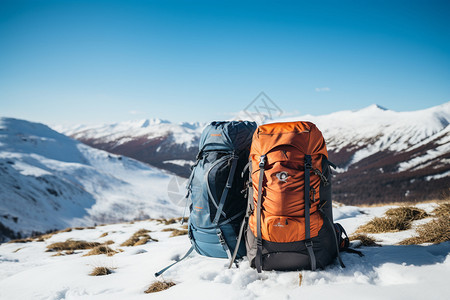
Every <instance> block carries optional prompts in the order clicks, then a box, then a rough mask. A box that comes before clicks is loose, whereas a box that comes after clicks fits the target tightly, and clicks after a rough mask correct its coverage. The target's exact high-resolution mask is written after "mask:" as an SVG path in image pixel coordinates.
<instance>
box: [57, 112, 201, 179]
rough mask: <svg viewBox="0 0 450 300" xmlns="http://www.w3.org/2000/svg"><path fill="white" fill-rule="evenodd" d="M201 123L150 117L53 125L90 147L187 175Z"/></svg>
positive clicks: (196, 144) (195, 150) (196, 147)
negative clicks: (71, 126) (72, 124)
mask: <svg viewBox="0 0 450 300" xmlns="http://www.w3.org/2000/svg"><path fill="white" fill-rule="evenodd" d="M204 126H205V124H202V123H181V124H173V123H170V122H169V121H165V120H160V119H151V120H138V121H129V122H121V123H115V124H103V125H98V126H84V125H79V126H75V127H73V128H64V127H58V126H55V127H54V128H55V130H57V131H60V132H62V133H64V134H65V135H68V136H71V137H72V138H75V139H77V140H80V141H82V142H83V143H85V144H87V145H90V146H92V147H95V148H98V149H102V150H106V151H108V152H111V153H116V154H120V155H125V156H128V157H132V158H135V159H137V160H140V161H143V162H146V163H149V164H151V165H153V166H155V167H158V168H161V169H165V170H169V171H171V172H175V173H176V174H178V175H180V176H184V177H188V176H189V167H190V165H191V161H192V159H193V158H195V156H196V154H197V150H198V141H199V137H200V134H201V131H202V129H203V127H204Z"/></svg>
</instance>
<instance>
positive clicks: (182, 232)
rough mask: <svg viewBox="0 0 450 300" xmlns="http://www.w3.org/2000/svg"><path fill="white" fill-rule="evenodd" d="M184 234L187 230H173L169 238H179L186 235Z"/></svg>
mask: <svg viewBox="0 0 450 300" xmlns="http://www.w3.org/2000/svg"><path fill="white" fill-rule="evenodd" d="M186 234H188V231H187V230H184V229H182V230H178V229H175V230H173V231H172V233H171V234H170V237H174V236H180V235H186Z"/></svg>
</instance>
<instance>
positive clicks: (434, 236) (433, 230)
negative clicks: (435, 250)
mask: <svg viewBox="0 0 450 300" xmlns="http://www.w3.org/2000/svg"><path fill="white" fill-rule="evenodd" d="M447 241H450V218H449V217H448V216H441V217H439V218H437V219H434V220H431V221H430V222H428V223H425V224H423V225H420V226H419V227H417V236H415V237H411V238H408V239H406V240H403V241H401V242H400V243H399V245H419V244H424V243H433V244H439V243H443V242H447Z"/></svg>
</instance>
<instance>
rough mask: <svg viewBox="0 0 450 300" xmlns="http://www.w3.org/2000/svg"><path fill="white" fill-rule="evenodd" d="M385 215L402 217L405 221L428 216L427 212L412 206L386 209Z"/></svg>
mask: <svg viewBox="0 0 450 300" xmlns="http://www.w3.org/2000/svg"><path fill="white" fill-rule="evenodd" d="M385 215H386V216H387V217H391V218H398V219H403V220H406V221H415V220H421V219H423V218H426V217H428V214H427V213H426V212H425V211H424V210H423V209H420V208H417V207H413V206H402V207H396V208H391V209H388V210H387V211H386V213H385Z"/></svg>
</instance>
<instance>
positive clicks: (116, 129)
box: [59, 102, 450, 204]
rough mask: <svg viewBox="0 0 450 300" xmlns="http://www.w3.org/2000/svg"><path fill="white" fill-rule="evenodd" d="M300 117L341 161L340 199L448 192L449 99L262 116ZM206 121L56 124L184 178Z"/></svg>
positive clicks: (436, 195) (337, 191)
mask: <svg viewBox="0 0 450 300" xmlns="http://www.w3.org/2000/svg"><path fill="white" fill-rule="evenodd" d="M298 120H304V121H312V122H314V123H316V124H317V126H318V127H319V129H320V130H321V131H322V133H323V135H324V137H325V140H326V142H327V147H328V151H329V156H330V160H331V161H333V162H334V163H335V164H337V165H338V169H337V172H335V177H334V197H335V198H334V199H336V200H337V201H339V202H342V203H346V204H364V203H365V204H373V203H386V202H387V203H390V202H396V201H413V202H414V201H422V200H429V199H445V198H446V197H448V196H449V194H450V190H449V186H450V185H449V176H450V126H449V122H450V102H448V103H445V104H442V105H439V106H436V107H431V108H428V109H425V110H419V111H412V112H395V111H391V110H388V109H385V108H382V107H380V106H378V105H371V106H369V107H367V108H364V109H361V110H358V111H341V112H336V113H332V114H328V115H323V116H311V115H302V116H295V117H289V118H281V119H276V120H266V122H278V121H298ZM203 126H204V125H203V124H186V123H183V124H173V123H170V122H167V121H161V120H150V121H149V120H141V121H136V122H124V123H117V124H112V125H100V126H94V127H88V126H81V127H75V128H71V129H67V128H66V129H63V128H59V130H61V131H62V132H64V133H65V134H67V135H70V136H72V137H73V138H76V139H78V140H80V141H82V142H83V143H86V144H88V145H90V146H93V147H96V148H99V149H103V150H106V151H109V152H112V153H116V154H121V155H127V156H130V157H133V158H135V159H138V160H141V161H143V162H146V163H149V164H151V165H153V166H157V167H159V168H163V169H166V170H170V171H173V172H175V173H177V174H178V175H180V176H184V177H187V176H188V174H189V171H190V170H189V168H190V165H191V164H192V163H193V160H194V159H195V155H196V152H197V149H198V148H197V144H198V138H199V135H200V133H201V129H202V128H203Z"/></svg>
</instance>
